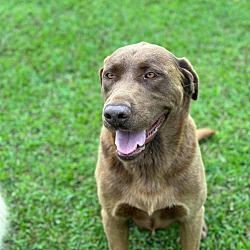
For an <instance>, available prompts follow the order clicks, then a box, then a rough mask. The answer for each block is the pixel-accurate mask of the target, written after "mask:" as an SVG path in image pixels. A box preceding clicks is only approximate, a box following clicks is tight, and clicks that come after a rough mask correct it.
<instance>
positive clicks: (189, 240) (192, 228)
mask: <svg viewBox="0 0 250 250" xmlns="http://www.w3.org/2000/svg"><path fill="white" fill-rule="evenodd" d="M203 214H204V208H203V207H202V209H201V210H200V211H199V212H198V213H197V215H196V216H195V217H194V218H189V219H187V220H184V221H181V222H180V224H179V231H180V236H181V249H182V250H198V249H199V246H200V240H201V232H202V226H203Z"/></svg>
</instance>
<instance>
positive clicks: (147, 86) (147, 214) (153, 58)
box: [95, 42, 214, 250]
mask: <svg viewBox="0 0 250 250" xmlns="http://www.w3.org/2000/svg"><path fill="white" fill-rule="evenodd" d="M151 71H154V72H157V77H155V78H154V79H145V77H143V76H144V75H145V74H146V73H147V72H151ZM107 73H112V75H113V76H114V77H113V78H112V79H108V78H107ZM100 79H101V85H102V93H103V97H104V101H105V105H104V107H105V106H107V105H110V104H112V105H114V104H125V105H127V106H129V107H130V108H131V110H132V115H131V118H129V119H128V121H126V123H125V124H123V127H122V129H123V130H128V131H139V130H144V129H147V128H149V127H150V126H151V125H152V124H154V123H155V121H156V120H157V119H158V118H159V117H160V116H161V115H163V114H166V117H167V118H166V120H165V121H164V123H163V124H162V126H161V127H160V129H159V131H158V132H157V134H156V136H155V138H154V139H152V141H150V142H149V143H148V144H147V145H146V148H145V150H144V151H143V152H142V153H140V154H139V155H138V156H137V157H135V158H134V159H132V160H124V159H120V158H119V157H118V156H117V152H116V146H115V143H114V140H115V130H117V128H114V127H112V126H110V124H108V123H107V122H105V118H104V119H103V120H104V126H103V127H102V131H101V137H100V148H99V157H98V163H97V168H96V172H95V176H96V180H97V187H98V196H99V200H100V203H101V205H102V218H103V224H104V229H105V232H106V235H107V238H108V241H109V247H110V249H115V250H126V249H128V247H129V242H128V234H129V230H128V220H129V219H132V220H133V221H134V222H135V224H136V225H137V226H138V227H139V228H140V229H148V230H151V231H152V232H155V230H156V229H164V228H167V227H169V226H170V225H172V224H173V223H175V222H178V223H179V231H180V236H181V246H182V249H184V250H192V249H199V244H200V238H201V236H202V237H205V236H206V234H207V229H206V225H205V222H204V219H203V215H204V203H205V200H206V195H207V189H206V180H205V172H204V167H203V162H202V159H201V153H200V150H199V145H198V139H202V138H203V137H207V136H210V135H211V134H213V133H214V131H213V130H209V129H203V130H199V133H198V136H197V133H196V127H195V124H194V122H193V119H192V118H191V116H190V115H189V106H190V101H191V99H194V100H196V99H197V96H198V76H197V74H196V73H195V71H194V70H193V67H192V66H191V64H190V63H189V61H188V60H187V59H185V58H180V59H178V58H176V57H175V56H173V55H172V54H171V53H170V52H169V51H167V50H165V49H164V48H162V47H160V46H157V45H152V44H148V43H144V42H143V43H139V44H134V45H129V46H126V47H123V48H120V49H118V50H117V51H115V52H114V53H113V54H112V55H111V56H109V57H107V58H106V59H105V61H104V67H103V68H102V69H101V70H100ZM198 137H199V138H198Z"/></svg>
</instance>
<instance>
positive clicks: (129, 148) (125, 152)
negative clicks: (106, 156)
mask: <svg viewBox="0 0 250 250" xmlns="http://www.w3.org/2000/svg"><path fill="white" fill-rule="evenodd" d="M166 117H167V115H165V114H164V115H162V116H161V117H160V118H158V120H157V121H156V122H155V123H154V124H153V125H152V126H150V127H149V128H148V129H146V130H141V131H120V130H118V131H116V136H115V144H116V147H117V154H118V156H119V157H120V158H121V159H123V160H130V159H133V158H135V157H136V156H137V155H139V154H140V153H141V152H142V151H143V150H144V149H145V147H146V144H147V143H149V142H150V141H152V140H153V138H154V137H155V136H156V134H157V132H158V130H159V128H160V127H161V126H162V124H163V122H164V121H165V119H166Z"/></svg>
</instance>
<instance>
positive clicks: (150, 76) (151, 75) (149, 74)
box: [145, 72, 157, 79]
mask: <svg viewBox="0 0 250 250" xmlns="http://www.w3.org/2000/svg"><path fill="white" fill-rule="evenodd" d="M156 76H157V74H156V73H155V72H148V73H147V74H146V75H145V78H149V79H151V78H154V77H156Z"/></svg>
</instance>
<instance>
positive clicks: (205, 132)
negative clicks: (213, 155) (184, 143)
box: [196, 128, 217, 141]
mask: <svg viewBox="0 0 250 250" xmlns="http://www.w3.org/2000/svg"><path fill="white" fill-rule="evenodd" d="M216 132H217V131H216V130H212V129H210V128H199V129H197V132H196V133H197V137H198V141H200V140H203V139H205V138H207V137H210V136H212V135H213V134H215V133H216Z"/></svg>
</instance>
